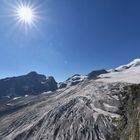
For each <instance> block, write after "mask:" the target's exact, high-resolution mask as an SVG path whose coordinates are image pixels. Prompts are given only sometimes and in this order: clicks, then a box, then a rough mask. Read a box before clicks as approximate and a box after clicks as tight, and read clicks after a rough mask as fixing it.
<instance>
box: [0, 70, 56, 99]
mask: <svg viewBox="0 0 140 140" xmlns="http://www.w3.org/2000/svg"><path fill="white" fill-rule="evenodd" d="M56 89H57V83H56V81H55V79H54V78H53V77H51V76H50V77H47V78H46V76H45V75H41V74H37V73H36V72H30V73H28V74H27V75H23V76H18V77H10V78H5V79H1V80H0V96H1V97H2V96H23V95H37V94H40V93H42V92H47V91H54V90H56Z"/></svg>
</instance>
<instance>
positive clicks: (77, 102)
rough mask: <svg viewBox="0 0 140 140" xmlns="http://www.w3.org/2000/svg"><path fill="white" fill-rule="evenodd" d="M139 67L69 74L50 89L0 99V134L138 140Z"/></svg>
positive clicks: (21, 139) (52, 139)
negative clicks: (85, 73) (53, 89)
mask: <svg viewBox="0 0 140 140" xmlns="http://www.w3.org/2000/svg"><path fill="white" fill-rule="evenodd" d="M139 71H140V67H139V65H137V66H134V67H131V68H128V69H125V70H121V71H117V72H116V71H110V72H108V71H107V72H105V73H104V71H103V73H102V72H101V73H100V74H94V72H93V77H92V78H88V76H81V75H74V76H72V77H70V78H69V79H67V80H66V81H65V82H63V83H65V84H66V86H64V87H63V88H58V89H57V90H55V91H53V92H52V93H51V94H40V95H36V96H34V95H31V96H27V97H25V96H24V97H21V98H17V99H16V100H14V99H11V98H10V99H4V100H0V124H1V125H0V139H1V140H140V123H139V120H140V109H139V108H140V104H139V100H140V85H139V84H138V83H140V81H139V79H140V78H139ZM94 75H95V76H96V78H95V77H94ZM73 82H75V83H76V84H72V83H73Z"/></svg>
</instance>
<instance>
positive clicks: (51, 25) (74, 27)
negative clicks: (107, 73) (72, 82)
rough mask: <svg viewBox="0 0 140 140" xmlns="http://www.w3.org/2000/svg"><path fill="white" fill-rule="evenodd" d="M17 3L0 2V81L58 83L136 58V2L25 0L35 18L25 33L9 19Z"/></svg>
mask: <svg viewBox="0 0 140 140" xmlns="http://www.w3.org/2000/svg"><path fill="white" fill-rule="evenodd" d="M19 1H22V0H19ZM19 1H18V0H1V1H0V77H1V78H3V77H7V76H16V75H21V74H26V73H28V72H30V71H37V72H38V73H43V74H46V75H53V76H54V77H55V78H56V80H57V81H63V80H65V79H67V78H68V77H69V76H71V75H73V74H75V73H80V74H87V73H88V72H90V71H92V70H94V69H102V68H106V69H110V68H113V67H116V66H119V65H121V64H125V63H127V62H129V61H131V60H133V59H134V58H138V57H139V56H140V0H28V1H29V2H30V4H31V5H34V7H36V13H37V16H38V19H37V22H36V23H35V25H36V27H34V26H33V27H30V28H28V29H26V30H25V27H24V25H21V24H18V21H17V20H15V17H14V16H12V12H14V10H15V8H14V7H16V5H17V3H18V2H19ZM25 2H27V0H24V1H23V3H25Z"/></svg>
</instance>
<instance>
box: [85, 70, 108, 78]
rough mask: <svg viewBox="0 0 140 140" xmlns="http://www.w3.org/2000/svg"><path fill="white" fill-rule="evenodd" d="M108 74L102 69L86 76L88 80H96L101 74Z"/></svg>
mask: <svg viewBox="0 0 140 140" xmlns="http://www.w3.org/2000/svg"><path fill="white" fill-rule="evenodd" d="M105 73H108V72H107V71H106V70H104V69H102V70H95V71H92V72H90V73H89V74H88V75H87V76H88V78H89V79H96V78H97V77H98V76H99V75H101V74H105Z"/></svg>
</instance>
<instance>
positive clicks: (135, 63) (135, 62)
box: [115, 58, 140, 71]
mask: <svg viewBox="0 0 140 140" xmlns="http://www.w3.org/2000/svg"><path fill="white" fill-rule="evenodd" d="M137 66H140V59H139V58H137V59H134V60H133V61H131V62H130V63H128V64H126V65H122V66H119V67H117V68H116V69H115V71H123V70H126V69H129V68H132V67H137Z"/></svg>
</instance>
